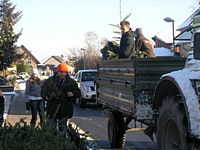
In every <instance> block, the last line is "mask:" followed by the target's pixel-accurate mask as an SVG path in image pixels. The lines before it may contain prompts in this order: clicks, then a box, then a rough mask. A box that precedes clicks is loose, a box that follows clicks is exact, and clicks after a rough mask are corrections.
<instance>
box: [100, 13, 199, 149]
mask: <svg viewBox="0 0 200 150" xmlns="http://www.w3.org/2000/svg"><path fill="white" fill-rule="evenodd" d="M199 18H200V17H196V18H195V19H194V21H193V23H192V24H191V26H190V29H188V30H190V31H191V32H192V39H191V44H190V45H191V46H190V47H191V50H190V51H191V52H192V53H193V54H192V55H193V58H192V59H190V60H188V59H185V58H181V57H173V56H172V57H156V58H132V59H131V58H126V59H117V60H101V61H100V62H98V65H97V79H96V91H97V102H98V103H101V104H102V105H103V107H104V108H105V109H106V110H107V111H108V125H107V127H108V139H109V143H110V146H111V148H120V147H122V145H123V142H124V136H125V133H126V130H127V129H128V128H129V127H128V125H129V123H130V121H132V120H134V121H135V122H136V124H135V127H136V126H137V122H139V123H141V124H144V126H145V128H141V130H143V131H144V133H145V134H146V135H148V136H149V137H150V138H151V139H152V140H153V139H154V137H155V136H153V135H156V140H157V145H158V149H159V150H177V149H180V150H187V149H188V150H196V149H200V144H199V143H200V21H197V20H200V19H199ZM195 20H196V22H195Z"/></svg>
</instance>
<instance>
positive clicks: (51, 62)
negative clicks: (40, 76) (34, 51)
mask: <svg viewBox="0 0 200 150" xmlns="http://www.w3.org/2000/svg"><path fill="white" fill-rule="evenodd" d="M60 63H66V60H64V59H63V57H61V56H51V57H50V58H48V59H47V60H46V61H45V62H43V64H44V65H46V66H47V69H46V71H45V73H46V74H47V75H50V74H52V73H53V70H54V68H55V66H57V65H58V64H60ZM67 65H68V67H69V68H70V74H72V73H73V72H74V67H72V66H70V65H69V64H67Z"/></svg>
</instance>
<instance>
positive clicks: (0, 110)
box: [0, 88, 5, 126]
mask: <svg viewBox="0 0 200 150" xmlns="http://www.w3.org/2000/svg"><path fill="white" fill-rule="evenodd" d="M4 103H5V98H4V95H3V92H2V90H1V88H0V126H2V124H3V121H4V117H3V115H4V107H5V106H4Z"/></svg>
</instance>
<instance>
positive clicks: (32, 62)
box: [18, 45, 40, 70]
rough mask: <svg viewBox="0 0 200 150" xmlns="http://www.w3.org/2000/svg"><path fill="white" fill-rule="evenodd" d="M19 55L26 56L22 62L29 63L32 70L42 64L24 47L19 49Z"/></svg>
mask: <svg viewBox="0 0 200 150" xmlns="http://www.w3.org/2000/svg"><path fill="white" fill-rule="evenodd" d="M18 53H20V54H24V57H23V58H22V61H23V62H25V63H27V64H28V66H29V68H30V69H31V70H32V69H33V68H37V65H38V64H40V62H39V61H38V60H37V59H36V58H35V56H33V54H32V53H31V52H30V51H29V50H28V49H27V48H26V47H25V46H24V45H21V46H20V47H18Z"/></svg>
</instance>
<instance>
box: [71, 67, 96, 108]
mask: <svg viewBox="0 0 200 150" xmlns="http://www.w3.org/2000/svg"><path fill="white" fill-rule="evenodd" d="M96 74H97V70H79V71H78V72H77V73H76V75H75V80H76V81H77V82H78V86H79V88H80V90H81V97H80V98H78V103H79V105H80V106H81V107H85V106H86V103H87V102H96V89H95V85H94V82H95V79H96Z"/></svg>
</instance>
